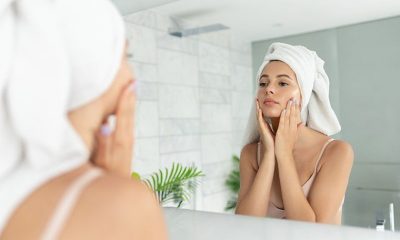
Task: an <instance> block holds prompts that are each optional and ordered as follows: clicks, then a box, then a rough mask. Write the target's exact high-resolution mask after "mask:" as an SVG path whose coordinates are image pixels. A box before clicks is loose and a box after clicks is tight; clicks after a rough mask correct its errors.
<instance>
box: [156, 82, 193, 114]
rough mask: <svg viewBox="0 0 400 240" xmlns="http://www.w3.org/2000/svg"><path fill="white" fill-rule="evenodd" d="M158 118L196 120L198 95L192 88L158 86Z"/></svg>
mask: <svg viewBox="0 0 400 240" xmlns="http://www.w3.org/2000/svg"><path fill="white" fill-rule="evenodd" d="M159 106H160V118H198V117H199V116H200V110H199V94H198V89H197V88H194V87H182V86H174V85H165V84H163V85H160V86H159Z"/></svg>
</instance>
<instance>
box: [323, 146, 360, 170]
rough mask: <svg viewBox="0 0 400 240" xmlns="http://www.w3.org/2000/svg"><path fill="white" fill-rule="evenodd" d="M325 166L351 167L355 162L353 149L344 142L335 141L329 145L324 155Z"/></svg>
mask: <svg viewBox="0 0 400 240" xmlns="http://www.w3.org/2000/svg"><path fill="white" fill-rule="evenodd" d="M323 158H324V160H325V161H324V163H325V165H326V164H328V165H342V166H343V165H344V166H348V167H351V166H352V164H353V161H354V152H353V147H352V146H351V144H350V143H348V142H346V141H343V140H335V141H333V142H331V143H330V144H328V146H327V147H326V149H325V152H324V154H323Z"/></svg>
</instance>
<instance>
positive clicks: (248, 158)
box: [240, 143, 258, 169]
mask: <svg viewBox="0 0 400 240" xmlns="http://www.w3.org/2000/svg"><path fill="white" fill-rule="evenodd" d="M240 164H241V165H242V164H244V165H249V166H251V167H252V168H253V169H258V164H257V143H249V144H246V145H245V146H244V147H243V148H242V151H241V153H240Z"/></svg>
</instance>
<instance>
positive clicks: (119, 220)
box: [62, 172, 165, 239]
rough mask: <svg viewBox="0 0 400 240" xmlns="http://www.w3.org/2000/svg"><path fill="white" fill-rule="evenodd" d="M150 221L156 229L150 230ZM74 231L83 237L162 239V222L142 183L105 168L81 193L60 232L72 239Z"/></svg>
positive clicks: (65, 237)
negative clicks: (103, 172) (102, 173)
mask: <svg viewBox="0 0 400 240" xmlns="http://www.w3.org/2000/svg"><path fill="white" fill-rule="evenodd" d="M143 219H146V221H143ZM87 223H91V225H90V227H89V226H88V224H87ZM152 224H153V225H154V226H153V228H154V229H157V231H158V233H155V232H152V231H150V229H151V228H150V225H152ZM91 226H93V227H91ZM77 233H79V234H80V235H81V236H84V237H82V238H83V239H110V238H113V239H122V238H123V239H125V238H133V239H164V237H163V236H164V235H165V226H164V224H163V217H162V211H161V208H160V206H159V204H158V202H157V200H156V198H155V195H154V194H153V193H152V191H151V190H150V189H149V188H148V187H147V186H146V185H145V184H144V183H142V182H141V181H137V180H131V179H129V178H124V177H120V176H118V175H114V174H111V173H107V172H106V173H105V174H104V175H103V176H101V177H99V178H98V179H96V180H95V181H93V182H92V183H91V184H90V185H89V186H88V187H87V188H86V189H85V191H84V192H83V193H82V195H81V197H80V198H79V201H78V202H77V204H76V206H75V209H74V210H73V211H72V214H71V217H70V220H69V224H67V226H66V228H65V229H64V231H63V233H62V236H63V239H74V236H76V234H77ZM155 234H157V236H155ZM111 236H112V237H111Z"/></svg>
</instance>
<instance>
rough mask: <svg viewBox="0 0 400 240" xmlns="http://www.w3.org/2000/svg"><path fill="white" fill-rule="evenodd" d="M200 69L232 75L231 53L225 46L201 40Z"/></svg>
mask: <svg viewBox="0 0 400 240" xmlns="http://www.w3.org/2000/svg"><path fill="white" fill-rule="evenodd" d="M199 69H200V71H204V72H209V73H216V74H222V75H230V71H231V69H230V53H229V50H228V49H226V48H223V47H218V46H215V45H212V44H209V43H204V42H199Z"/></svg>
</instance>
